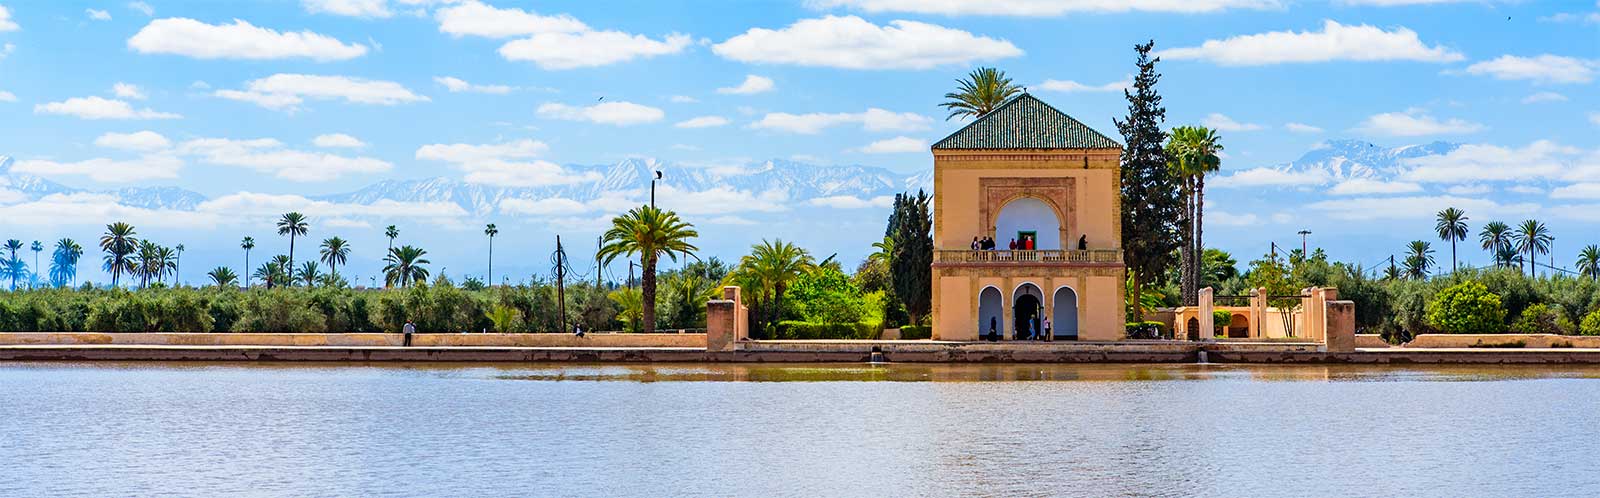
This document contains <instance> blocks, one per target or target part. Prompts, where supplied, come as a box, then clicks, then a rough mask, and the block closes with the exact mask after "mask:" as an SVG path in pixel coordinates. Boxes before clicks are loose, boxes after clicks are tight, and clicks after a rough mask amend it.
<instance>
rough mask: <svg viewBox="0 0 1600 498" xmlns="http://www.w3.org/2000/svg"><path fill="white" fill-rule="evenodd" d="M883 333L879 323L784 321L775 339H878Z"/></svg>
mask: <svg viewBox="0 0 1600 498" xmlns="http://www.w3.org/2000/svg"><path fill="white" fill-rule="evenodd" d="M902 330H903V329H902ZM882 333H883V328H882V325H880V324H878V323H865V322H857V323H811V322H801V321H794V320H784V321H781V322H778V330H777V334H776V335H775V336H774V337H773V339H876V338H878V336H879V335H881V334H882Z"/></svg>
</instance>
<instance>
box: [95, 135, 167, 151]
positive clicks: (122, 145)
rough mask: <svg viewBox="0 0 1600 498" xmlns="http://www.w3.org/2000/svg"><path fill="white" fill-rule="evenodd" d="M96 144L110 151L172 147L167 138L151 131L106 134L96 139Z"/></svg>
mask: <svg viewBox="0 0 1600 498" xmlns="http://www.w3.org/2000/svg"><path fill="white" fill-rule="evenodd" d="M94 144H95V145H96V146H98V147H106V148H110V149H122V150H135V151H142V152H150V151H157V150H164V149H166V148H168V147H171V146H172V142H171V141H169V140H167V137H163V136H161V134H160V133H156V132H153V131H150V130H145V131H137V132H133V133H115V132H112V133H106V134H104V135H100V137H99V138H96V139H94Z"/></svg>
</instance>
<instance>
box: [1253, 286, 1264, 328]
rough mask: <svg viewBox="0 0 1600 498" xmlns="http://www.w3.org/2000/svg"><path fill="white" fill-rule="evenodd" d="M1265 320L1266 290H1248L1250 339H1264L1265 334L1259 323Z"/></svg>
mask: <svg viewBox="0 0 1600 498" xmlns="http://www.w3.org/2000/svg"><path fill="white" fill-rule="evenodd" d="M1266 319H1267V288H1266V287H1260V288H1255V289H1250V337H1252V338H1256V339H1260V338H1262V337H1266V335H1267V332H1266V331H1265V330H1263V329H1262V328H1261V321H1262V320H1266Z"/></svg>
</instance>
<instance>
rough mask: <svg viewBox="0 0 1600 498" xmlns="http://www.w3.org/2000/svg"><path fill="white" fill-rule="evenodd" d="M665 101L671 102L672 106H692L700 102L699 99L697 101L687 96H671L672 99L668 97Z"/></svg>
mask: <svg viewBox="0 0 1600 498" xmlns="http://www.w3.org/2000/svg"><path fill="white" fill-rule="evenodd" d="M667 100H669V101H671V102H672V103H674V104H693V103H695V102H699V101H700V99H697V98H694V97H690V96H688V95H673V96H672V97H669V98H668V99H667Z"/></svg>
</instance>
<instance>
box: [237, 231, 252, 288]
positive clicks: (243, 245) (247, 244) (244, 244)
mask: <svg viewBox="0 0 1600 498" xmlns="http://www.w3.org/2000/svg"><path fill="white" fill-rule="evenodd" d="M239 248H240V249H244V271H250V250H251V249H255V248H256V238H255V237H245V238H244V239H243V240H240V241H239ZM244 288H246V289H249V288H250V277H248V276H246V277H245V279H244Z"/></svg>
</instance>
